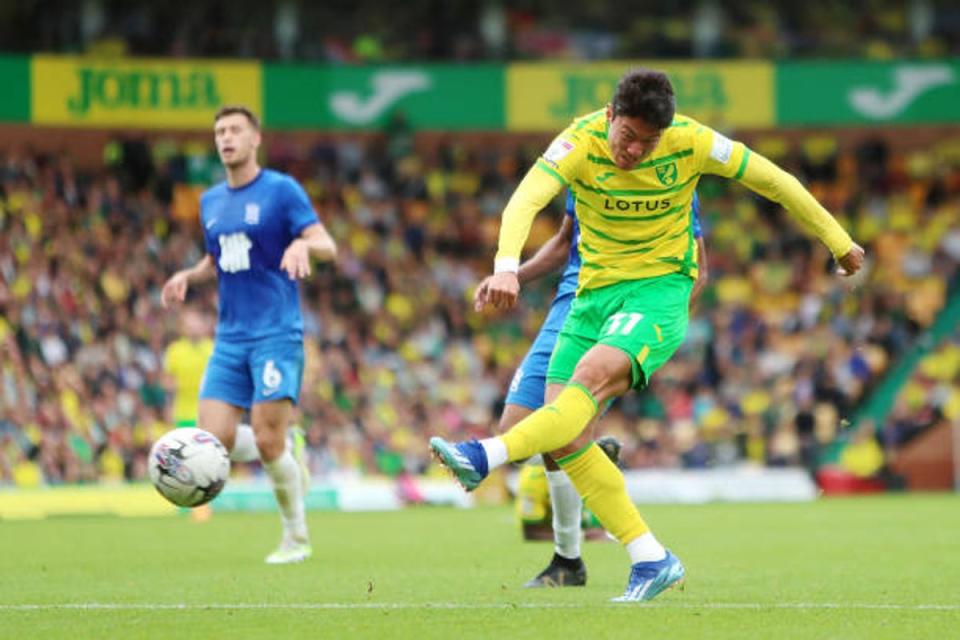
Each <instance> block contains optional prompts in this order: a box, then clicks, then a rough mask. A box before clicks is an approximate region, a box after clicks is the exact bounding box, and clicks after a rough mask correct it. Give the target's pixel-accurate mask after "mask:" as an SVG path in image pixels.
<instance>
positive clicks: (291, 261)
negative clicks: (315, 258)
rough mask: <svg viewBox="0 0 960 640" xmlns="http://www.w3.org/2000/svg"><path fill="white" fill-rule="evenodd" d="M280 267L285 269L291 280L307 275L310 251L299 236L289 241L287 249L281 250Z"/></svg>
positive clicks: (308, 273) (308, 272)
mask: <svg viewBox="0 0 960 640" xmlns="http://www.w3.org/2000/svg"><path fill="white" fill-rule="evenodd" d="M280 269H282V270H283V271H286V272H287V275H288V276H290V279H291V280H296V279H298V278H306V277H307V276H309V275H310V251H309V250H308V249H307V243H306V242H304V241H303V240H301V239H300V238H297V239H296V240H294V241H293V242H291V243H290V246H289V247H287V250H286V251H284V252H283V258H281V260H280Z"/></svg>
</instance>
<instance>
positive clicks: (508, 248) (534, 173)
mask: <svg viewBox="0 0 960 640" xmlns="http://www.w3.org/2000/svg"><path fill="white" fill-rule="evenodd" d="M586 157H587V145H586V141H585V140H583V139H581V137H580V136H579V135H577V133H576V132H575V131H574V130H573V129H572V128H569V129H567V130H566V131H564V132H563V133H561V134H560V135H559V136H557V138H556V139H555V140H554V141H553V142H552V143H551V144H550V146H549V147H548V148H547V150H546V151H545V152H544V154H543V155H542V156H541V157H540V158H539V159H538V160H537V162H536V164H534V165H533V167H531V168H530V171H528V172H527V175H526V176H525V177H524V178H523V180H522V181H521V182H520V184H519V185H518V186H517V190H516V191H514V192H513V195H512V196H511V197H510V201H509V202H508V203H507V207H506V209H504V210H503V219H502V220H501V222H500V240H499V244H498V248H497V257H496V259H495V261H494V265H493V270H494V271H495V272H500V271H513V272H516V271H518V270H519V269H520V254H521V252H522V251H523V245H524V244H526V242H527V236H528V235H530V226H531V225H532V224H533V219H534V218H535V217H536V215H537V213H539V212H540V211H541V210H542V209H543V208H544V207H546V206H547V205H548V204H549V203H550V201H551V200H553V198H554V197H556V195H557V194H558V193H560V190H561V189H562V188H563V187H564V186H566V185H569V184H570V183H572V182H573V180H574V179H575V178H576V176H577V174H578V172H579V170H580V164H581V163H582V162H583V161H584V160H585V159H586ZM569 197H570V196H569V195H568V204H569Z"/></svg>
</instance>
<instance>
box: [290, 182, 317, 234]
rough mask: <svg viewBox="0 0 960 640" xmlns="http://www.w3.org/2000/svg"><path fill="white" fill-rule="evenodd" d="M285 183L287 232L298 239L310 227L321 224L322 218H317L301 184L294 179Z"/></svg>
mask: <svg viewBox="0 0 960 640" xmlns="http://www.w3.org/2000/svg"><path fill="white" fill-rule="evenodd" d="M284 183H285V189H284V191H285V196H286V198H285V202H286V205H287V206H286V210H287V230H288V231H289V232H290V235H292V236H293V237H297V236H299V235H300V234H301V233H302V232H303V230H304V229H306V228H307V227H309V226H310V225H312V224H315V223H318V222H320V218H319V217H318V216H317V212H316V211H314V210H313V204H312V203H311V202H310V198H309V197H308V196H307V192H306V191H304V190H303V187H301V186H300V183H299V182H297V181H296V180H294V179H293V178H288V179H287V180H285V181H284Z"/></svg>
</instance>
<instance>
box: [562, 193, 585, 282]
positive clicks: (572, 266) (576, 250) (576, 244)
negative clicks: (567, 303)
mask: <svg viewBox="0 0 960 640" xmlns="http://www.w3.org/2000/svg"><path fill="white" fill-rule="evenodd" d="M567 215H568V216H569V217H570V219H571V220H572V221H573V239H572V240H571V241H570V256H569V257H568V258H567V266H566V268H564V270H563V275H562V276H560V284H559V285H557V296H556V297H557V298H560V297H563V296H570V295H573V294H575V293H576V292H577V279H578V278H579V277H580V221H579V220H577V209H576V199H575V198H574V197H573V192H572V191H567Z"/></svg>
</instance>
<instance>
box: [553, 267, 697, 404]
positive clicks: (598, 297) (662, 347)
mask: <svg viewBox="0 0 960 640" xmlns="http://www.w3.org/2000/svg"><path fill="white" fill-rule="evenodd" d="M692 289H693V280H692V279H691V278H690V277H689V276H685V275H683V274H679V273H677V274H670V275H666V276H659V277H656V278H646V279H644V280H629V281H626V282H618V283H617V284H611V285H609V286H606V287H601V288H599V289H589V290H587V291H581V292H580V293H579V294H578V295H577V297H576V299H575V300H574V301H573V305H572V306H571V308H570V314H569V315H568V316H567V320H566V322H564V324H563V329H562V330H561V331H560V337H559V339H558V340H557V346H556V347H555V348H554V350H553V356H552V357H551V358H550V366H549V368H548V369H547V382H548V383H564V382H567V381H569V380H570V378H572V377H573V371H574V369H576V367H577V363H578V362H579V361H580V358H582V357H583V354H585V353H586V352H587V351H589V350H590V348H591V347H593V346H594V345H595V344H605V345H608V346H611V347H615V348H617V349H619V350H620V351H623V352H624V353H626V354H627V356H629V357H630V361H631V362H632V363H633V371H632V375H633V379H632V384H633V386H634V387H638V388H642V387H644V386H646V383H647V381H648V380H649V379H650V377H651V376H652V375H653V372H654V371H656V370H657V369H659V368H660V367H661V366H663V363H665V362H666V361H667V360H669V359H670V357H671V356H672V355H673V354H674V352H675V351H676V350H677V349H678V348H679V347H680V344H681V343H682V342H683V337H684V335H685V334H686V332H687V322H688V320H689V313H688V311H689V307H690V291H691V290H692Z"/></svg>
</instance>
